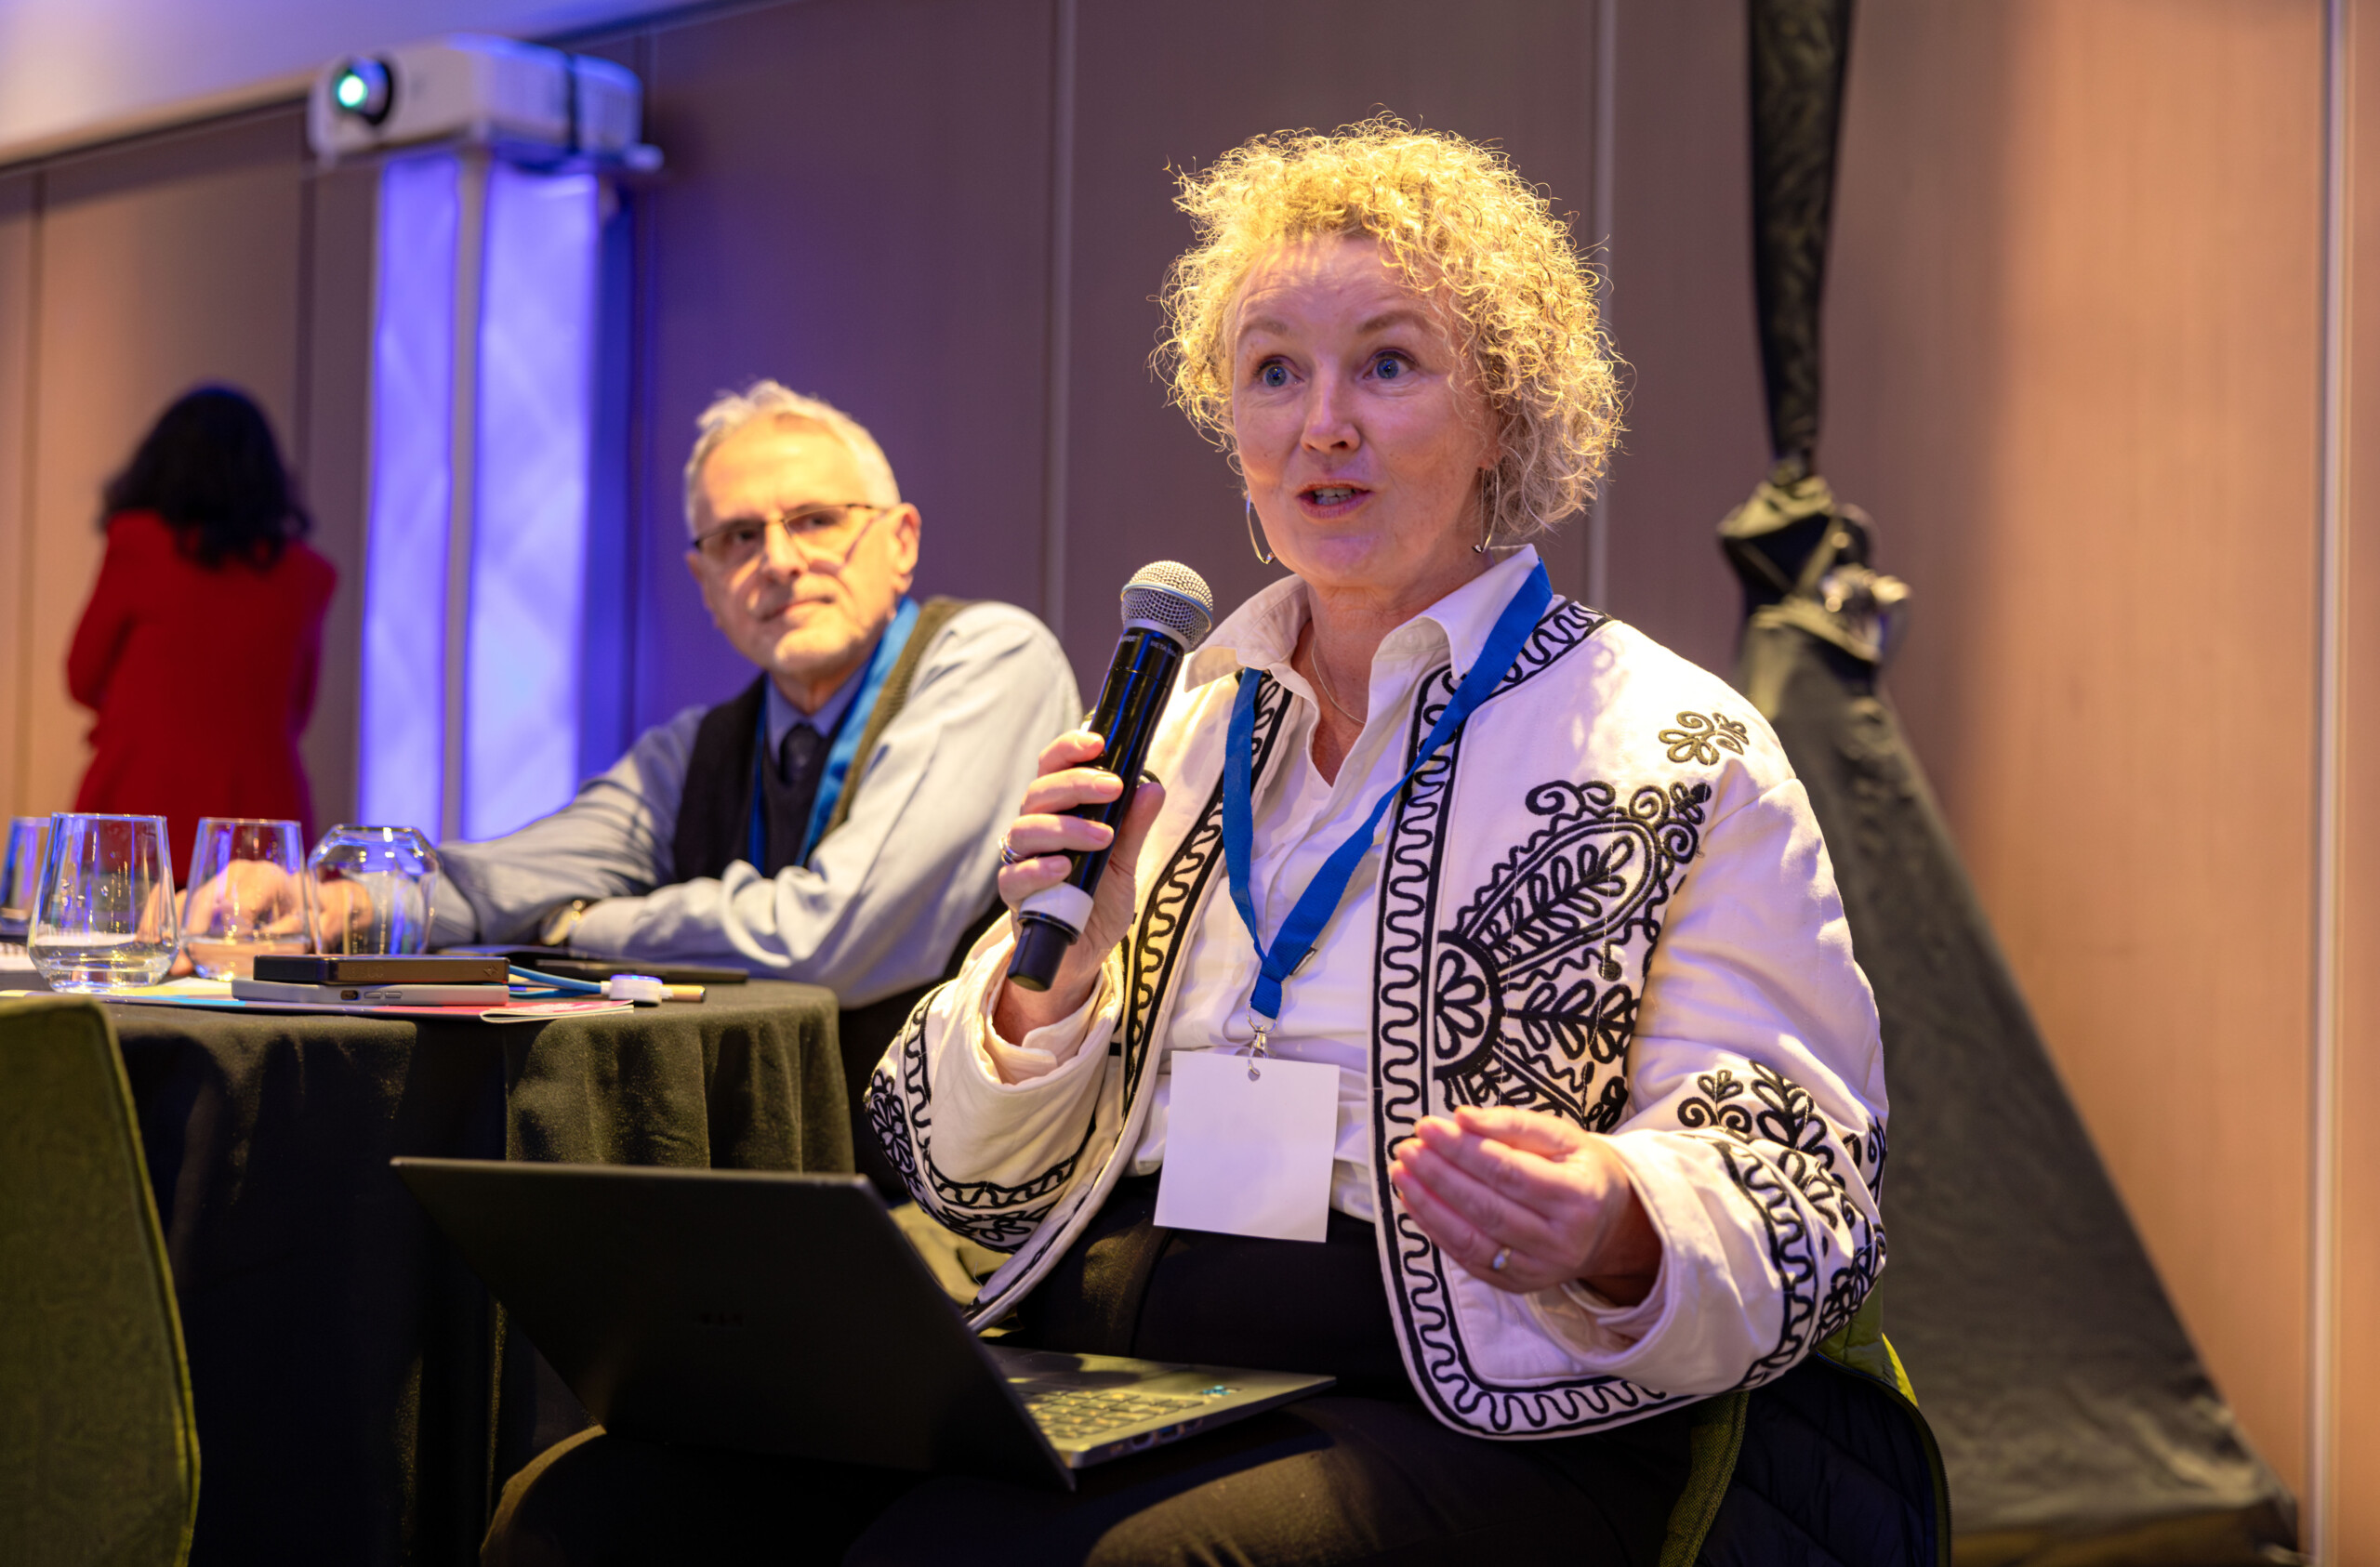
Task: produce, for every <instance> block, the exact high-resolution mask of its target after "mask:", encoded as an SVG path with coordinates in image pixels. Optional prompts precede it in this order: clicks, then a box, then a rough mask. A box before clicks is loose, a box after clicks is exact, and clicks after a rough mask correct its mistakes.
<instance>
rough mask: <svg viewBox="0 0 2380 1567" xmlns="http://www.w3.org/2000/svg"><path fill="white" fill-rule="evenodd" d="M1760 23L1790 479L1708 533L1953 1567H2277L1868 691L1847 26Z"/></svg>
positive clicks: (1760, 281)
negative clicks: (1846, 157)
mask: <svg viewBox="0 0 2380 1567" xmlns="http://www.w3.org/2000/svg"><path fill="white" fill-rule="evenodd" d="M1748 5H1749V11H1750V20H1751V45H1752V49H1751V56H1752V72H1751V76H1752V83H1751V86H1752V175H1753V182H1752V228H1753V264H1754V275H1755V277H1756V279H1757V293H1758V302H1759V309H1760V346H1761V364H1762V369H1763V372H1764V380H1765V386H1766V390H1767V402H1768V420H1769V432H1770V444H1771V448H1772V450H1773V452H1774V454H1775V456H1776V467H1774V469H1773V470H1772V471H1771V473H1770V475H1769V477H1768V479H1767V480H1765V481H1763V482H1762V483H1761V484H1760V485H1759V486H1758V488H1756V489H1755V490H1754V491H1753V493H1752V498H1751V499H1750V500H1748V501H1746V502H1745V503H1744V505H1743V506H1741V507H1738V508H1737V509H1736V510H1735V511H1733V512H1731V513H1729V514H1728V516H1727V518H1726V520H1725V521H1723V522H1722V523H1721V524H1720V539H1721V545H1722V547H1723V548H1724V550H1725V551H1726V556H1727V559H1728V560H1729V562H1730V563H1731V564H1732V565H1733V566H1734V567H1735V569H1736V572H1737V574H1738V576H1739V579H1740V580H1741V582H1742V584H1743V587H1744V597H1745V625H1744V631H1743V643H1742V648H1741V652H1740V655H1739V663H1738V666H1737V674H1736V683H1737V685H1738V687H1739V688H1740V689H1741V690H1742V691H1744V693H1745V694H1746V696H1747V697H1748V698H1749V699H1750V700H1751V701H1752V703H1753V704H1755V705H1757V706H1758V707H1759V708H1760V710H1761V711H1762V713H1764V714H1765V715H1766V717H1767V718H1768V719H1769V721H1770V722H1771V723H1772V724H1774V725H1775V726H1776V729H1777V732H1778V738H1779V739H1780V740H1781V741H1782V742H1783V743H1784V745H1785V749H1786V752H1787V754H1788V755H1789V756H1791V757H1792V761H1793V765H1794V768H1795V770H1796V771H1798V772H1799V773H1800V775H1801V778H1802V782H1803V784H1804V785H1805V787H1806V788H1807V789H1808V791H1809V795H1810V801H1811V805H1812V808H1813V809H1814V810H1815V811H1816V812H1817V815H1818V823H1819V825H1820V826H1821V828H1822V829H1823V830H1824V832H1825V834H1826V841H1827V848H1828V850H1829V852H1830V854H1831V857H1832V859H1833V862H1834V871H1835V876H1836V879H1837V881H1838V882H1839V883H1840V885H1841V887H1842V889H1843V902H1844V910H1845V915H1846V916H1847V918H1848V919H1849V921H1850V925H1851V933H1852V940H1853V942H1854V944H1855V945H1856V947H1857V949H1858V955H1859V962H1860V966H1861V968H1864V969H1865V970H1866V971H1867V974H1868V978H1869V981H1870V982H1871V984H1872V985H1873V986H1874V987H1875V992H1876V1004H1877V1008H1878V1010H1879V1012H1880V1013H1881V1014H1882V1016H1883V1026H1884V1059H1885V1073H1886V1080H1887V1085H1888V1087H1889V1091H1890V1094H1891V1101H1892V1106H1891V1112H1892V1113H1891V1120H1890V1139H1891V1140H1890V1152H1889V1155H1888V1157H1887V1159H1886V1162H1885V1165H1884V1225H1885V1231H1886V1234H1887V1236H1888V1238H1889V1242H1890V1245H1891V1252H1890V1260H1889V1262H1888V1264H1887V1266H1886V1269H1885V1271H1884V1280H1883V1282H1882V1284H1880V1285H1879V1289H1880V1290H1881V1292H1882V1293H1881V1300H1882V1305H1883V1311H1884V1327H1885V1331H1886V1332H1887V1333H1888V1334H1889V1335H1890V1336H1891V1337H1892V1339H1893V1341H1894V1343H1895V1345H1896V1346H1897V1348H1898V1350H1900V1353H1901V1357H1902V1359H1903V1361H1904V1362H1905V1363H1906V1364H1907V1365H1908V1368H1909V1373H1910V1376H1911V1380H1912V1381H1913V1382H1914V1383H1915V1385H1916V1388H1917V1396H1918V1402H1919V1403H1920V1405H1921V1406H1922V1407H1923V1408H1924V1412H1925V1416H1926V1419H1927V1421H1928V1422H1929V1423H1930V1424H1931V1425H1932V1427H1933V1428H1934V1432H1935V1435H1936V1438H1937V1441H1938V1442H1939V1443H1940V1445H1941V1450H1942V1456H1943V1462H1944V1465H1945V1467H1946V1468H1947V1469H1948V1471H1949V1475H1950V1498H1951V1512H1952V1523H1953V1528H1954V1530H1955V1531H1956V1550H1957V1556H1958V1560H1960V1561H1961V1562H1962V1563H1963V1564H1972V1567H2002V1564H2010V1567H2013V1564H2016V1563H2023V1562H2032V1561H2042V1562H2046V1561H2048V1560H2052V1559H2054V1560H2056V1562H2057V1563H2058V1564H2059V1567H2090V1564H2109V1567H2112V1564H2114V1563H2134V1562H2137V1563H2144V1564H2145V1563H2150V1562H2188V1563H2190V1564H2192V1567H2228V1564H2231V1563H2238V1564H2240V1567H2248V1564H2249V1563H2254V1562H2269V1561H2273V1560H2290V1558H2288V1557H2286V1556H2275V1555H2273V1554H2269V1552H2271V1551H2276V1550H2282V1551H2285V1550H2286V1549H2287V1547H2291V1546H2293V1545H2294V1538H2295V1532H2294V1506H2293V1504H2292V1502H2291V1500H2290V1497H2289V1495H2288V1493H2287V1491H2286V1490H2285V1489H2284V1488H2283V1487H2282V1486H2281V1483H2280V1481H2278V1480H2277V1479H2276V1478H2275V1477H2274V1475H2273V1474H2272V1472H2271V1471H2270V1470H2269V1469H2268V1468H2266V1467H2265V1466H2264V1464H2263V1463H2262V1462H2261V1461H2259V1460H2258V1459H2257V1457H2256V1456H2255V1455H2254V1453H2253V1452H2251V1451H2250V1450H2249V1448H2248V1446H2247V1444H2246V1443H2245V1442H2244V1441H2243V1440H2242V1438H2241V1433H2240V1431H2239V1429H2238V1428H2237V1427H2236V1426H2235V1424H2234V1423H2233V1421H2232V1418H2231V1414H2230V1411H2229V1409H2228V1407H2227V1406H2226V1405H2225V1404H2224V1402H2223V1401H2222V1399H2221V1397H2220V1396H2219V1395H2218V1394H2217V1392H2216V1391H2215V1388H2214V1386H2213V1385H2212V1383H2210V1381H2209V1380H2208V1378H2207V1376H2206V1372H2205V1369H2204V1367H2203V1366H2202V1364H2201V1363H2200V1361H2199V1358H2198V1355H2197V1352H2196V1350H2193V1349H2192V1347H2191V1345H2190V1342H2189V1337H2188V1335H2187V1334H2186V1333H2185V1332H2184V1331H2183V1329H2182V1326H2181V1323H2180V1322H2179V1320H2178V1319H2177V1318H2176V1317H2175V1314H2174V1310H2173V1306H2172V1304H2171V1303H2170V1302H2169V1301H2168V1300H2167V1299H2166V1297H2165V1293H2164V1290H2163V1288H2162V1285H2161V1284H2160V1283H2159V1281H2158V1278H2157V1274H2156V1271H2155V1270H2154V1269H2153V1268H2152V1267H2151V1266H2150V1264H2149V1258H2148V1254H2147V1253H2146V1251H2145V1250H2144V1249H2143V1248H2142V1246H2141V1244H2140V1240H2139V1236H2138V1235H2137V1234H2136V1233H2135V1231H2134V1230H2133V1228H2132V1224H2131V1221H2130V1219H2129V1218H2127V1216H2126V1215H2125V1212H2124V1208H2123V1205H2122V1200H2121V1199H2120V1198H2119V1197H2118V1196H2117V1194H2116V1191H2115V1187H2114V1184H2113V1183H2112V1182H2111V1181H2110V1180H2109V1178H2108V1174H2107V1171H2106V1169H2105V1168H2104V1167H2103V1166H2102V1165H2100V1163H2099V1159H2098V1155H2097V1153H2096V1152H2095V1151H2094V1149H2093V1148H2092V1145H2091V1141H2090V1137H2089V1134H2088V1133H2087V1132H2086V1131H2085V1130H2084V1128H2083V1123H2082V1120H2081V1118H2080V1117H2079V1116H2078V1115H2077V1114H2076V1113H2075V1110H2074V1107H2073V1105H2072V1103H2071V1102H2070V1101H2069V1100H2068V1098H2067V1097H2066V1093H2065V1090H2064V1087H2063V1086H2062V1085H2061V1084H2060V1083H2059V1081H2058V1077H2057V1073H2056V1069H2055V1068H2054V1067H2053V1066H2052V1064H2051V1062H2050V1059H2049V1055H2048V1052H2047V1051H2046V1050H2045V1049H2044V1048H2043V1044H2042V1040H2041V1035H2040V1034H2039V1032H2038V1031H2037V1030H2036V1028H2035V1027H2034V1024H2033V1021H2032V1017H2031V1015H2030V1012H2029V1011H2028V1010H2027V1008H2026V1006H2025V1001H2024V997H2023V995H2022V994H2021V993H2020V992H2019V991H2018V990H2017V987H2016V980H2015V977H2014V975H2013V974H2012V973H2011V972H2010V970H2009V968H2008V965H2007V962H2006V960H2005V959H2004V958H2003V956H2002V955H2001V952H2000V949H1999V946H1998V944H1997V942H1995V941H1994V940H1993V937H1992V933H1991V927H1990V921H1989V920H1988V919H1987V918H1986V917H1985V915H1984V913H1983V910H1982V907H1981V906H1980V905H1979V904H1978V903H1977V901H1976V895H1975V889H1974V887H1973V885H1972V884H1971V883H1970V882H1969V881H1968V879H1967V876H1966V872H1965V870H1964V867H1963V866H1962V865H1961V863H1960V862H1959V857H1958V851H1957V849H1956V848H1955V847H1954V846H1953V844H1952V843H1951V840H1950V833H1949V831H1948V829H1947V827H1946V826H1945V825H1944V823H1943V821H1942V817H1941V813H1940V811H1939V810H1937V807H1936V805H1935V802H1934V797H1933V794H1932V791H1931V790H1930V789H1929V788H1928V787H1927V785H1926V782H1925V778H1924V772H1923V771H1922V770H1920V768H1919V767H1918V764H1917V759H1916V757H1914V756H1913V755H1912V754H1911V751H1910V749H1909V746H1908V744H1907V742H1906V741H1905V739H1904V738H1903V736H1902V734H1901V730H1900V725H1899V722H1898V720H1897V718H1896V717H1895V715H1894V713H1893V709H1892V706H1891V704H1890V703H1889V702H1887V701H1886V700H1885V698H1884V693H1883V691H1882V690H1881V688H1880V685H1879V677H1880V674H1881V671H1882V669H1883V666H1884V662H1885V660H1886V658H1887V656H1888V655H1889V653H1890V652H1891V644H1892V641H1893V638H1894V633H1895V631H1896V630H1897V626H1898V624H1899V622H1900V621H1901V619H1902V617H1903V613H1904V611H1905V599H1906V589H1905V588H1904V587H1903V586H1902V585H1901V584H1900V583H1898V582H1897V581H1895V580H1894V579H1893V578H1891V577H1888V576H1884V575H1881V574H1879V573H1876V572H1875V571H1874V570H1873V569H1872V567H1871V564H1870V550H1871V543H1872V540H1871V524H1870V522H1869V520H1868V519H1867V518H1866V517H1865V516H1864V515H1863V514H1862V513H1860V512H1859V511H1858V508H1857V507H1848V506H1845V505H1842V504H1841V503H1839V502H1838V501H1837V500H1836V499H1835V497H1834V494H1833V493H1832V492H1831V489H1830V488H1829V487H1828V485H1827V483H1826V481H1825V480H1824V479H1822V478H1820V477H1819V476H1818V464H1817V451H1818V427H1819V419H1818V415H1819V391H1820V378H1819V369H1820V365H1819V355H1818V344H1819V330H1818V321H1819V303H1820V296H1821V290H1822V286H1823V283H1824V279H1825V272H1826V248H1827V231H1828V220H1829V217H1830V209H1831V204H1832V199H1833V186H1834V159H1835V148H1836V142H1837V130H1838V127H1839V125H1840V124H1841V120H1842V112H1843V111H1842V105H1843V84H1844V73H1845V63H1846V60H1847V59H1848V55H1849V43H1850V29H1851V4H1850V0H1748ZM2009 634H2010V635H2017V634H2020V631H2019V628H2015V627H2011V628H2009ZM1987 656H1988V650H1987ZM2190 1135H2191V1132H2190V1130H2189V1128H2186V1127H2177V1128H2175V1136H2176V1137H2188V1136H2190ZM2276 1310H2279V1308H2278V1307H2277V1308H2276ZM2275 1326H2276V1330H2279V1328H2280V1326H2281V1324H2280V1323H2276V1324H2275Z"/></svg>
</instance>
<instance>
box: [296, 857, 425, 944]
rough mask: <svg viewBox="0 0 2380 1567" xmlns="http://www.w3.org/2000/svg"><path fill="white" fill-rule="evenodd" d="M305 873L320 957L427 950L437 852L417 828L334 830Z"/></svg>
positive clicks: (307, 862) (307, 866)
mask: <svg viewBox="0 0 2380 1567" xmlns="http://www.w3.org/2000/svg"><path fill="white" fill-rule="evenodd" d="M306 869H307V872H308V876H307V895H308V897H309V899H310V900H311V903H310V910H309V913H310V917H311V921H312V924H313V928H314V950H315V951H317V952H322V953H332V954H382V953H415V952H421V951H423V950H425V949H426V948H428V946H429V945H430V907H431V902H432V900H433V899H434V898H435V897H436V895H437V891H438V850H436V849H432V848H430V840H429V839H428V838H426V837H424V836H422V835H421V834H420V833H418V832H417V831H416V830H414V829H413V828H411V827H359V826H347V825H341V826H337V827H333V828H332V829H331V830H330V831H329V832H327V833H324V835H323V841H322V842H320V843H318V844H316V845H315V846H314V852H313V853H312V854H311V856H309V857H308V859H307V861H306Z"/></svg>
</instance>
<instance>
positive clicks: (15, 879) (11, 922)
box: [0, 816, 49, 942]
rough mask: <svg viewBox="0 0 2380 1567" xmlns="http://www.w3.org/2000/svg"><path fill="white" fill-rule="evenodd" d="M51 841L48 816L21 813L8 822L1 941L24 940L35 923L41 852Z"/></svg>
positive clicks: (1, 865) (1, 867)
mask: <svg viewBox="0 0 2380 1567" xmlns="http://www.w3.org/2000/svg"><path fill="white" fill-rule="evenodd" d="M48 843H49V818H48V817H46V816H19V817H16V818H13V819H12V820H11V821H10V822H9V823H8V848H7V858H6V859H0V942H21V941H23V940H24V939H25V930H26V928H27V927H29V926H31V925H32V924H33V895H34V893H35V892H37V891H38V890H39V889H40V887H41V853H42V850H43V849H45V848H46V847H47V846H48Z"/></svg>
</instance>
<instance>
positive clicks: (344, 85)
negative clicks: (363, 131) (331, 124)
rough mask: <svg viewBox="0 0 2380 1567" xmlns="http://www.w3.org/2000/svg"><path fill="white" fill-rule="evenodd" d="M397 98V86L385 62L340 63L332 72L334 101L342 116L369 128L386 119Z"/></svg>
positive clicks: (347, 61)
mask: <svg viewBox="0 0 2380 1567" xmlns="http://www.w3.org/2000/svg"><path fill="white" fill-rule="evenodd" d="M395 99H396V83H395V81H394V79H393V78H392V77H390V74H389V67H388V65H387V63H386V62H385V61H381V60H377V59H348V60H341V61H340V62H339V65H338V68H337V70H336V71H334V72H331V101H332V102H333V103H334V104H337V106H338V112H340V113H342V114H351V115H353V116H354V117H355V118H357V119H359V120H361V121H363V122H364V124H365V125H378V124H379V123H380V122H381V121H383V120H385V119H387V118H388V117H389V111H390V108H392V107H393V106H394V104H395Z"/></svg>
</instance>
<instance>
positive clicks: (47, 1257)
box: [0, 998, 198, 1567]
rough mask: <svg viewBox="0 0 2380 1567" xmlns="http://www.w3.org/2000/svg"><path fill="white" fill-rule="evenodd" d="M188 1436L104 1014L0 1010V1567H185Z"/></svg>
mask: <svg viewBox="0 0 2380 1567" xmlns="http://www.w3.org/2000/svg"><path fill="white" fill-rule="evenodd" d="M197 1513H198V1429H197V1426H196V1424H195V1423H194V1421H193V1420H192V1415H191V1397H190V1366H189V1363H188V1361H187V1360H185V1359H184V1357H183V1353H182V1328H181V1319H180V1317H179V1314H178V1313H177V1312H176V1310H175V1308H174V1283H173V1275H172V1273H171V1272H170V1271H168V1269H167V1267H166V1263H165V1236H164V1234H163V1233H162V1231H160V1229H159V1227H158V1223H157V1205H156V1203H155V1201H154V1200H153V1199H152V1197H151V1196H150V1192H149V1174H148V1170H147V1168H146V1167H145V1165H143V1163H142V1160H141V1153H140V1134H139V1127H138V1126H136V1125H135V1123H134V1121H133V1115H132V1090H131V1087H130V1086H129V1085H128V1084H127V1083H126V1080H125V1075H124V1060H123V1058H122V1057H121V1056H120V1055H118V1054H117V1051H116V1043H115V1030H114V1029H113V1028H112V1026H110V1024H109V1022H108V1015H107V1012H106V1010H105V1009H104V1008H102V1007H99V1006H98V1005H97V1004H96V1003H93V1002H88V1001H77V1000H68V999H65V998H59V999H56V1000H47V999H43V1000H31V1001H6V1002H0V1561H7V1562H20V1563H25V1564H28V1567H84V1564H86V1563H88V1564H91V1567H98V1564H100V1563H106V1564H108V1567H118V1564H121V1567H135V1564H140V1567H147V1564H149V1563H156V1564H158V1567H166V1564H170V1563H179V1562H181V1561H184V1560H187V1559H188V1558H189V1555H190V1540H191V1525H192V1521H194V1520H195V1518H196V1517H197Z"/></svg>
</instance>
